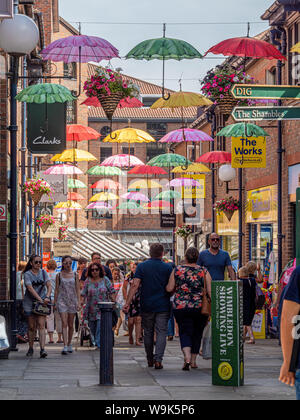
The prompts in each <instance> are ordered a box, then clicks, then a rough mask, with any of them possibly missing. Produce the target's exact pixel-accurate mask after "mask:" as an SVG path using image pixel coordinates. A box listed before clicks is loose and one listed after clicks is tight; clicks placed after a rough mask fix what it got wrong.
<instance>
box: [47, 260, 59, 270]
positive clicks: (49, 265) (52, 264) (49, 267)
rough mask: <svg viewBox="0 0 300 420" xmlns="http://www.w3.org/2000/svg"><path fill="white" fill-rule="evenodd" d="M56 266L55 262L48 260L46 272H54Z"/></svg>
mask: <svg viewBox="0 0 300 420" xmlns="http://www.w3.org/2000/svg"><path fill="white" fill-rule="evenodd" d="M56 269H57V264H56V261H55V260H49V261H47V270H56Z"/></svg>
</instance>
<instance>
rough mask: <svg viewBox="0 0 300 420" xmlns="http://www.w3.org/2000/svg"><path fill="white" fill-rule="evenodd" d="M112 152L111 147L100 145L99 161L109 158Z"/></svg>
mask: <svg viewBox="0 0 300 420" xmlns="http://www.w3.org/2000/svg"><path fill="white" fill-rule="evenodd" d="M112 154H113V148H112V147H100V163H102V162H103V161H104V160H105V159H107V158H109V157H110V156H112Z"/></svg>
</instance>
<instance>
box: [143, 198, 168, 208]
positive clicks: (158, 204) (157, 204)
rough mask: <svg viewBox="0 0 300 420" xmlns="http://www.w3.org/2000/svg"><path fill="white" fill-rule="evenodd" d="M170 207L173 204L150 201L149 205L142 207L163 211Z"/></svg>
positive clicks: (162, 201) (163, 201)
mask: <svg viewBox="0 0 300 420" xmlns="http://www.w3.org/2000/svg"><path fill="white" fill-rule="evenodd" d="M171 207H174V206H173V204H171V203H170V202H169V201H165V200H158V201H152V202H151V203H147V204H144V205H143V208H144V209H153V210H164V209H168V208H171Z"/></svg>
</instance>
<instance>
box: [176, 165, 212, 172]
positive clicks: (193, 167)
mask: <svg viewBox="0 0 300 420" xmlns="http://www.w3.org/2000/svg"><path fill="white" fill-rule="evenodd" d="M209 172H211V171H210V169H209V168H208V167H207V166H205V165H203V164H202V163H192V164H191V165H189V166H188V167H187V168H186V169H182V167H181V166H177V167H176V168H174V169H173V170H172V173H174V174H186V173H195V174H197V173H198V174H201V173H209Z"/></svg>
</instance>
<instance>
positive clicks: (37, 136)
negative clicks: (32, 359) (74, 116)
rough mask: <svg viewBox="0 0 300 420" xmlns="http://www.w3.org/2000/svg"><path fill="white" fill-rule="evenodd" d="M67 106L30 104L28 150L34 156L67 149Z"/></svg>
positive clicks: (59, 104)
mask: <svg viewBox="0 0 300 420" xmlns="http://www.w3.org/2000/svg"><path fill="white" fill-rule="evenodd" d="M66 115H67V106H66V104H61V103H55V104H28V125H27V128H28V130H27V148H28V150H29V151H30V152H31V153H33V154H36V155H37V154H39V155H41V154H42V155H44V154H57V153H61V152H63V151H64V150H65V149H66Z"/></svg>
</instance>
